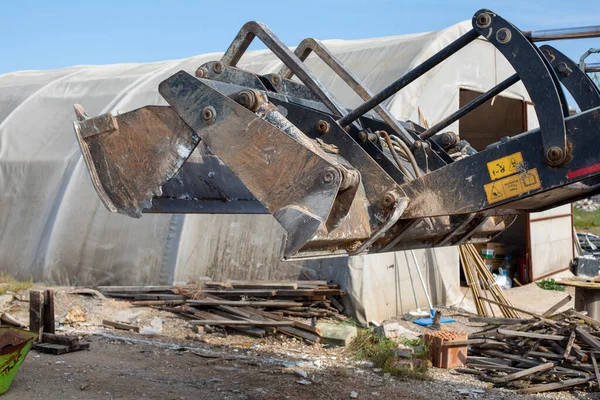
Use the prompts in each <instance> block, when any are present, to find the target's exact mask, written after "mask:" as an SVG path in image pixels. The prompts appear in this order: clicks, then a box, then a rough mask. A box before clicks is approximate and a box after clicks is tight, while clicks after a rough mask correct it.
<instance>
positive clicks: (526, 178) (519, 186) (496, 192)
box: [483, 153, 542, 204]
mask: <svg viewBox="0 0 600 400" xmlns="http://www.w3.org/2000/svg"><path fill="white" fill-rule="evenodd" d="M519 154H520V153H519ZM488 166H489V164H488ZM541 187H542V183H541V182H540V176H539V175H538V172H537V169H535V168H533V169H530V170H529V171H526V172H522V173H520V174H518V175H513V176H509V177H508V178H504V179H500V180H498V181H495V182H490V183H488V184H486V185H484V186H483V189H484V190H485V194H486V196H487V199H488V203H490V204H491V203H495V202H497V201H501V200H505V199H509V198H511V197H515V196H518V195H520V194H523V193H527V192H529V191H530V190H535V189H539V188H541Z"/></svg>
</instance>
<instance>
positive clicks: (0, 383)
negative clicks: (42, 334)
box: [0, 326, 38, 394]
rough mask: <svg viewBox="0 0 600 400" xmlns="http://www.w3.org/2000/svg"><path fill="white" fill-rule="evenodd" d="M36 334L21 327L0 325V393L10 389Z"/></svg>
mask: <svg viewBox="0 0 600 400" xmlns="http://www.w3.org/2000/svg"><path fill="white" fill-rule="evenodd" d="M37 336H38V335H36V334H35V333H32V332H28V331H24V330H22V329H17V328H9V327H3V326H2V327H0V394H4V393H6V392H7V391H8V389H10V385H11V383H12V381H13V379H14V378H15V375H17V372H18V371H19V367H20V366H21V364H22V363H23V360H25V357H26V356H27V353H28V352H29V349H31V345H32V344H33V342H34V341H35V340H36V339H37Z"/></svg>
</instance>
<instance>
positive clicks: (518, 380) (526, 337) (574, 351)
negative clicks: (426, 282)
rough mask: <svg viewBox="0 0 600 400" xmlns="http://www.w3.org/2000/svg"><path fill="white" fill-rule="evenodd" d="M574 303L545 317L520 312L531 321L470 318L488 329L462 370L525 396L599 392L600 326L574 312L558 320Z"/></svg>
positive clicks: (475, 340)
mask: <svg viewBox="0 0 600 400" xmlns="http://www.w3.org/2000/svg"><path fill="white" fill-rule="evenodd" d="M570 300H571V299H570V296H568V297H566V298H565V299H564V300H563V301H561V302H559V303H558V304H557V305H555V306H554V307H552V308H551V309H549V310H548V311H547V312H545V313H544V314H542V315H539V314H536V313H531V312H528V311H526V310H519V311H520V312H521V313H522V314H526V315H527V316H528V318H526V319H516V318H489V317H473V318H471V319H470V320H471V321H472V322H484V323H487V325H486V327H485V328H484V329H483V330H482V331H480V332H478V333H475V334H472V335H470V336H469V339H468V340H467V341H466V342H467V343H466V344H468V345H469V350H468V358H467V364H466V368H459V369H457V370H458V371H460V372H464V373H469V374H475V375H478V376H479V378H480V379H482V380H485V381H488V382H491V383H493V384H495V385H497V386H504V387H508V388H514V389H519V392H520V393H522V394H532V393H541V392H547V391H552V390H562V389H565V388H573V389H578V390H599V389H600V373H599V372H598V356H599V355H600V321H597V320H595V319H592V318H590V317H588V316H587V315H584V314H582V313H579V312H577V311H574V310H568V311H564V312H560V313H557V314H554V315H553V312H556V311H557V310H558V309H560V308H561V307H562V306H564V305H565V304H567V303H568V302H569V301H570Z"/></svg>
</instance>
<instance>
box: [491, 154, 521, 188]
mask: <svg viewBox="0 0 600 400" xmlns="http://www.w3.org/2000/svg"><path fill="white" fill-rule="evenodd" d="M521 164H523V155H522V154H521V152H518V153H514V154H511V155H509V156H506V157H502V158H499V159H497V160H494V161H490V162H489V163H487V167H488V172H489V173H490V179H491V180H493V181H495V180H496V179H500V178H504V177H505V176H509V175H512V174H516V173H517V172H519V166H520V165H521Z"/></svg>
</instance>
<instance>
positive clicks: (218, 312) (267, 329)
mask: <svg viewBox="0 0 600 400" xmlns="http://www.w3.org/2000/svg"><path fill="white" fill-rule="evenodd" d="M224 307H227V306H224ZM227 308H230V309H232V310H236V309H238V308H239V307H227ZM210 313H211V314H216V315H219V316H221V317H224V318H227V319H233V320H242V321H247V320H252V319H253V318H252V317H246V316H242V315H240V313H236V312H230V311H224V310H222V309H220V308H219V309H216V310H211V311H210ZM254 319H256V318H254ZM260 329H264V330H265V333H268V334H270V335H272V334H274V333H275V332H277V328H275V327H274V326H261V327H260Z"/></svg>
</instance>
